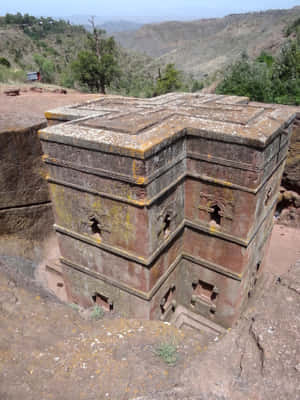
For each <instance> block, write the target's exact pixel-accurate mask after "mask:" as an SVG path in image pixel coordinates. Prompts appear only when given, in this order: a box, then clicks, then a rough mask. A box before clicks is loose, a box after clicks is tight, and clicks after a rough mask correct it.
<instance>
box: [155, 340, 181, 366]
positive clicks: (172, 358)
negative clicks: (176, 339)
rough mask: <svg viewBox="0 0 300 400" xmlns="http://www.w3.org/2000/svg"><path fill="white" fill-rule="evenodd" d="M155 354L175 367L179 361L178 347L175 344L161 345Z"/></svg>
mask: <svg viewBox="0 0 300 400" xmlns="http://www.w3.org/2000/svg"><path fill="white" fill-rule="evenodd" d="M155 353H156V355H157V356H158V357H160V358H161V359H162V360H163V361H164V362H165V363H166V364H168V365H175V364H176V361H177V360H178V353H177V347H176V346H175V345H174V344H173V343H161V344H160V345H159V346H158V347H157V348H156V352H155Z"/></svg>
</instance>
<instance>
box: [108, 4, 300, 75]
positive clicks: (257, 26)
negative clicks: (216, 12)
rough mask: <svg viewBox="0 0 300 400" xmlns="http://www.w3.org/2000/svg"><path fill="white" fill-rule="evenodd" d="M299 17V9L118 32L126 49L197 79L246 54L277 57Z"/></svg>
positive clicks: (148, 26)
mask: <svg viewBox="0 0 300 400" xmlns="http://www.w3.org/2000/svg"><path fill="white" fill-rule="evenodd" d="M299 17H300V7H294V8H292V9H289V10H268V11H265V12H256V13H247V14H234V15H228V16H226V17H224V18H213V19H201V20H196V21H190V22H178V21H173V22H164V23H160V24H149V25H144V26H143V27H141V28H140V29H139V30H137V31H134V32H122V33H121V34H118V33H115V34H114V36H115V38H116V40H117V41H118V42H119V43H120V44H121V45H122V46H123V47H124V48H127V49H131V50H134V51H136V52H140V53H146V54H147V55H149V56H152V57H155V58H156V59H159V60H160V62H162V63H168V62H172V63H175V65H176V67H177V68H179V69H182V70H184V71H185V72H188V73H193V74H194V75H195V77H197V78H201V77H203V76H205V75H206V74H211V73H213V72H215V71H217V70H219V69H221V68H223V67H224V66H225V65H226V64H228V63H231V62H232V61H234V60H236V59H237V58H238V57H239V55H240V54H241V53H242V52H243V51H246V52H247V53H248V54H249V56H250V57H252V56H258V55H259V54H260V52H261V51H262V50H266V51H268V52H270V53H272V54H276V52H277V51H278V49H279V48H280V46H281V45H282V43H283V42H284V41H285V40H286V37H285V35H284V32H285V29H286V26H287V25H289V24H290V23H291V22H292V21H294V20H295V19H296V18H299Z"/></svg>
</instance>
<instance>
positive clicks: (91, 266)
mask: <svg viewBox="0 0 300 400" xmlns="http://www.w3.org/2000/svg"><path fill="white" fill-rule="evenodd" d="M246 102H247V99H245V98H238V97H234V96H229V97H226V96H217V95H206V96H205V95H199V94H196V95H191V94H169V95H165V96H161V97H157V98H155V99H150V100H149V99H147V100H141V99H133V98H131V99H129V98H128V99H127V98H122V97H119V96H106V97H101V98H100V99H99V100H96V101H93V102H89V103H86V104H82V105H76V106H73V107H68V108H64V109H58V110H55V111H53V112H49V113H47V114H46V115H47V118H48V119H49V120H50V121H52V122H54V123H56V122H57V121H58V120H61V121H66V120H74V121H73V122H68V123H66V124H60V125H56V126H51V127H49V128H47V129H45V130H43V131H41V135H40V138H41V142H42V146H43V151H44V153H45V154H44V157H43V158H44V161H45V162H46V164H47V165H48V171H49V178H48V181H49V184H50V192H51V197H52V200H53V205H54V211H55V221H56V225H55V229H56V231H57V233H58V235H59V242H60V249H61V254H62V259H61V261H62V264H63V265H64V271H65V272H64V273H65V278H66V284H67V288H68V291H69V295H70V296H71V297H73V299H75V301H77V302H79V303H81V304H86V305H89V304H90V303H91V302H92V301H93V298H94V297H95V296H96V295H99V296H100V297H101V296H102V297H104V298H106V299H109V302H110V304H113V305H114V307H116V309H117V311H118V312H121V313H123V314H124V315H126V316H138V317H142V318H153V319H158V318H161V319H165V320H172V316H174V314H173V312H174V310H176V308H177V306H178V305H181V306H184V307H185V309H186V310H187V311H188V312H189V313H198V314H201V315H203V316H205V317H206V318H208V319H210V320H211V321H212V322H214V323H218V324H221V325H223V326H224V327H229V326H231V325H232V324H233V322H234V321H235V320H236V319H237V318H238V316H239V314H240V312H241V310H242V309H243V307H244V306H245V304H246V300H247V298H248V294H250V293H251V291H252V290H253V287H254V286H255V284H256V282H257V280H258V278H259V276H260V274H261V272H262V270H263V256H264V252H265V248H266V247H267V244H268V238H269V235H270V232H271V230H272V224H273V213H274V210H275V207H276V202H277V193H278V190H279V186H280V179H281V176H282V171H283V168H284V162H285V159H286V155H287V151H288V143H289V138H290V135H291V126H292V122H293V120H294V119H295V116H296V111H297V110H296V109H295V108H289V107H279V106H273V105H263V104H258V103H249V104H245V103H246Z"/></svg>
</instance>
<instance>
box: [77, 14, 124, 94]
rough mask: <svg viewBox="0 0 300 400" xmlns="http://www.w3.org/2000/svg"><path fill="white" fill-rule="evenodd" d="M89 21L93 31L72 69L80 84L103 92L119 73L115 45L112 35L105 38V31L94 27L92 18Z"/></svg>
mask: <svg viewBox="0 0 300 400" xmlns="http://www.w3.org/2000/svg"><path fill="white" fill-rule="evenodd" d="M90 22H91V24H92V27H93V32H92V34H89V35H88V40H87V48H88V49H87V50H84V51H81V52H79V54H78V57H77V59H76V60H75V61H74V62H73V63H72V70H73V73H74V76H75V79H76V80H77V81H79V83H80V84H81V85H84V86H85V85H86V86H88V88H89V89H90V90H91V91H95V90H96V91H97V92H101V93H103V94H105V92H106V88H107V87H108V86H109V85H110V84H111V82H112V80H113V79H114V78H116V77H117V76H119V74H120V71H119V66H118V62H117V46H116V42H115V40H114V38H113V37H109V38H105V37H104V33H105V31H103V30H100V29H97V28H96V27H95V25H94V20H93V19H91V21H90Z"/></svg>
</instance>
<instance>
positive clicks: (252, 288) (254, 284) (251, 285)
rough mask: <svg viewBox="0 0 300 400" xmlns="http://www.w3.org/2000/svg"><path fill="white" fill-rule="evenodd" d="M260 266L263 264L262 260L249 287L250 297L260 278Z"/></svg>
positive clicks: (257, 265)
mask: <svg viewBox="0 0 300 400" xmlns="http://www.w3.org/2000/svg"><path fill="white" fill-rule="evenodd" d="M260 266H261V261H260V262H258V263H257V264H256V269H255V272H253V274H252V277H251V280H250V288H249V291H248V297H249V298H250V297H251V295H252V292H253V290H254V288H255V286H256V284H257V279H258V274H259V270H260Z"/></svg>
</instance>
